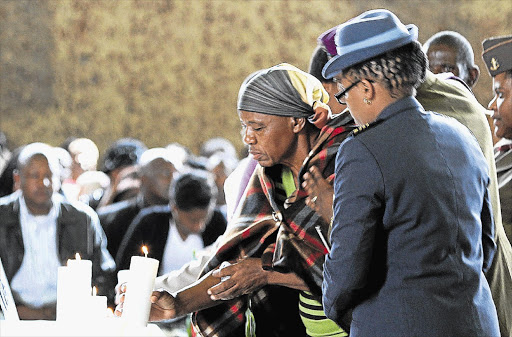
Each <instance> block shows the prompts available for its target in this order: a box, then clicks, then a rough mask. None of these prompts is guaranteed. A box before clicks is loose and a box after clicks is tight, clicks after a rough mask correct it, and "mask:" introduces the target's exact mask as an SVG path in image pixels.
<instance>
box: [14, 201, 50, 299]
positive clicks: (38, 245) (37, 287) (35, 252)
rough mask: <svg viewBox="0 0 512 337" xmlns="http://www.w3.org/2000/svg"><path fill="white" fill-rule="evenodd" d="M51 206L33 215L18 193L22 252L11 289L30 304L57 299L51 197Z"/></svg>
mask: <svg viewBox="0 0 512 337" xmlns="http://www.w3.org/2000/svg"><path fill="white" fill-rule="evenodd" d="M52 201H53V206H52V208H51V209H50V212H49V213H48V214H46V215H33V214H31V213H30V211H29V210H28V209H27V205H26V204H25V199H24V198H23V196H21V197H20V224H21V232H22V236H23V246H24V249H25V254H24V256H23V262H22V263H21V267H20V269H19V270H18V272H17V273H16V274H15V275H14V277H13V279H12V281H11V289H12V291H13V292H15V293H16V294H17V295H18V297H19V298H20V299H21V300H22V301H23V302H24V303H26V304H29V305H31V306H33V307H36V308H38V307H42V306H44V305H47V304H50V303H55V302H56V301H57V270H58V267H59V266H60V261H59V257H58V252H57V217H58V214H59V207H60V203H59V201H58V198H55V197H53V198H52Z"/></svg>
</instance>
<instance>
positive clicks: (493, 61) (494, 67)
mask: <svg viewBox="0 0 512 337" xmlns="http://www.w3.org/2000/svg"><path fill="white" fill-rule="evenodd" d="M499 67H500V64H499V63H498V61H497V60H496V59H495V58H494V57H493V58H492V59H491V67H490V68H489V69H490V70H492V71H495V70H498V68H499Z"/></svg>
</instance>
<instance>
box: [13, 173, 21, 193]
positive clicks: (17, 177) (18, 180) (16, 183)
mask: <svg viewBox="0 0 512 337" xmlns="http://www.w3.org/2000/svg"><path fill="white" fill-rule="evenodd" d="M12 178H13V180H14V185H13V191H17V190H19V189H20V188H21V176H20V171H18V170H14V171H13V172H12Z"/></svg>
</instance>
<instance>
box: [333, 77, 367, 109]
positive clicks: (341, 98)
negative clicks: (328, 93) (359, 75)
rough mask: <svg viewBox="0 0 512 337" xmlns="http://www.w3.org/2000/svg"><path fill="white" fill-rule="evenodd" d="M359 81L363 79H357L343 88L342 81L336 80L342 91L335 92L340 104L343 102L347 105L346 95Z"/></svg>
mask: <svg viewBox="0 0 512 337" xmlns="http://www.w3.org/2000/svg"><path fill="white" fill-rule="evenodd" d="M359 82H361V80H357V81H355V82H354V83H352V84H351V85H349V86H348V88H346V89H344V88H343V85H342V84H341V81H336V84H338V89H341V91H340V92H338V93H337V94H334V97H335V98H336V100H337V101H338V103H340V104H343V105H346V104H347V101H345V95H346V94H347V92H348V91H349V90H350V89H352V88H353V87H355V86H356V85H357V84H358V83H359Z"/></svg>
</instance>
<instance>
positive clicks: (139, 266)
mask: <svg viewBox="0 0 512 337" xmlns="http://www.w3.org/2000/svg"><path fill="white" fill-rule="evenodd" d="M142 251H143V252H144V257H142V256H132V258H131V261H130V273H129V283H128V285H127V287H126V295H125V299H124V305H123V316H122V319H123V320H124V321H125V322H126V324H129V325H132V326H137V327H145V326H147V324H148V320H149V312H150V310H151V301H150V297H151V293H152V292H153V287H154V286H155V278H156V274H157V272H158V265H159V261H158V260H155V259H152V258H148V257H147V255H148V250H147V247H146V246H144V247H142Z"/></svg>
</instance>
